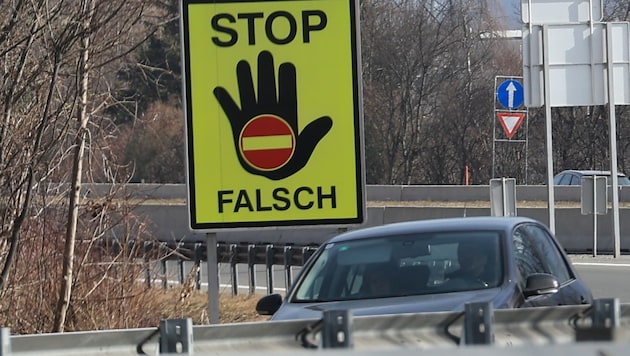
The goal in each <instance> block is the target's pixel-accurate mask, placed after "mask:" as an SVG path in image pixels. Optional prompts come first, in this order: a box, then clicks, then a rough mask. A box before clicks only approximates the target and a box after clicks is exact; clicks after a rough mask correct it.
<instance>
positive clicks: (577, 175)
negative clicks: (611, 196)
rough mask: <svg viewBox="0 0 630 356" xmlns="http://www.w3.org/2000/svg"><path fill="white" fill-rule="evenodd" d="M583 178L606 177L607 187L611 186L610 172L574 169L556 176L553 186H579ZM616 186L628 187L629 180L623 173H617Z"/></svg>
mask: <svg viewBox="0 0 630 356" xmlns="http://www.w3.org/2000/svg"><path fill="white" fill-rule="evenodd" d="M585 176H603V177H606V179H607V181H608V185H611V182H610V177H611V173H610V171H595V170H575V169H568V170H565V171H562V172H560V173H558V174H556V175H555V176H554V177H553V184H554V185H581V184H582V177H585ZM617 184H618V185H630V179H628V177H627V176H626V175H625V174H623V173H617Z"/></svg>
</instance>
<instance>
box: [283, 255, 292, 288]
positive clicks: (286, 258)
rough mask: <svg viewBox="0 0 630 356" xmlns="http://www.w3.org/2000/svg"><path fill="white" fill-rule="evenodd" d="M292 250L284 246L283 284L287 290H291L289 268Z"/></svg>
mask: <svg viewBox="0 0 630 356" xmlns="http://www.w3.org/2000/svg"><path fill="white" fill-rule="evenodd" d="M292 261H293V248H292V247H291V246H284V273H285V278H284V284H285V287H286V289H287V290H289V288H291V282H292V281H291V279H292V273H291V266H292V265H293V262H292Z"/></svg>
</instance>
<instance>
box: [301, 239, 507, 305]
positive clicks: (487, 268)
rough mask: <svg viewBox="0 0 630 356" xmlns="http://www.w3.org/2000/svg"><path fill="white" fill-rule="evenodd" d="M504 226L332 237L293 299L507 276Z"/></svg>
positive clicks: (429, 289)
mask: <svg viewBox="0 0 630 356" xmlns="http://www.w3.org/2000/svg"><path fill="white" fill-rule="evenodd" d="M500 241H501V239H500V232H497V231H468V232H440V233H426V234H409V235H397V236H385V237H378V238H371V239H358V240H349V241H344V242H336V243H329V244H326V245H325V246H323V248H322V249H321V251H320V253H319V254H318V255H317V256H316V257H314V258H315V259H314V261H313V263H311V264H310V267H309V269H308V271H306V272H305V274H304V276H303V278H301V280H300V281H299V285H298V286H297V287H296V291H295V293H294V295H293V298H292V301H293V302H328V301H341V300H353V299H372V298H389V297H398V296H408V295H421V294H435V293H450V292H459V291H465V290H476V289H483V288H492V287H497V286H499V285H500V284H501V282H502V280H503V263H502V262H501V261H503V257H502V254H501V248H500Z"/></svg>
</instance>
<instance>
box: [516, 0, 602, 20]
mask: <svg viewBox="0 0 630 356" xmlns="http://www.w3.org/2000/svg"><path fill="white" fill-rule="evenodd" d="M603 8H604V6H603V4H602V0H521V18H522V20H523V23H533V24H536V25H542V24H547V23H556V24H557V23H567V22H588V21H601V20H602V17H603Z"/></svg>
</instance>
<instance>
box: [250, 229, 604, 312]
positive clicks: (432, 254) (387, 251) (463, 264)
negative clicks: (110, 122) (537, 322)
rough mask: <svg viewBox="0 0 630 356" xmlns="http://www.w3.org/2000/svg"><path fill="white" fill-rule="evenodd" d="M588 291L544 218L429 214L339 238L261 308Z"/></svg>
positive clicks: (373, 307) (517, 300)
mask: <svg viewBox="0 0 630 356" xmlns="http://www.w3.org/2000/svg"><path fill="white" fill-rule="evenodd" d="M592 298H593V297H592V294H591V291H590V290H589V288H588V287H587V286H586V285H585V283H584V282H583V281H582V280H581V279H580V277H579V276H578V275H577V273H576V271H575V270H574V269H573V267H572V266H571V264H570V262H569V260H568V258H567V256H566V255H565V253H564V251H563V249H562V248H561V246H560V245H559V244H558V242H557V240H556V239H555V238H554V237H553V236H552V234H551V233H550V232H549V230H548V229H547V228H546V227H545V226H544V225H543V224H542V223H540V222H538V221H535V220H532V219H529V218H525V217H467V218H449V219H435V220H423V221H414V222H403V223H395V224H388V225H383V226H379V227H371V228H365V229H361V230H355V231H351V232H346V233H343V234H341V235H338V236H336V237H334V238H332V239H331V240H329V241H328V242H326V243H325V244H323V245H322V246H320V248H319V249H318V250H317V251H316V252H315V254H314V255H313V256H312V257H311V258H310V259H309V261H308V262H307V263H306V265H305V266H304V268H303V269H302V271H301V272H300V274H299V276H298V277H297V279H296V282H295V283H294V285H293V286H292V288H291V289H290V290H289V292H288V293H287V296H286V298H284V299H283V298H282V297H281V296H280V295H278V294H272V295H268V296H265V297H263V298H262V299H260V300H259V302H258V304H257V306H256V310H257V311H258V313H259V314H262V315H272V318H271V319H272V320H287V319H316V318H320V317H321V312H322V311H325V310H339V309H351V310H352V313H353V315H375V314H397V313H419V312H437V311H463V310H464V307H465V304H466V303H468V302H488V301H491V302H492V305H493V307H494V308H495V309H500V308H519V307H531V306H552V305H571V304H588V303H591V302H592Z"/></svg>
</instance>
